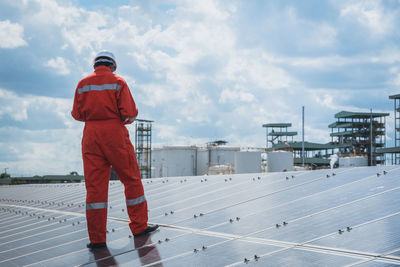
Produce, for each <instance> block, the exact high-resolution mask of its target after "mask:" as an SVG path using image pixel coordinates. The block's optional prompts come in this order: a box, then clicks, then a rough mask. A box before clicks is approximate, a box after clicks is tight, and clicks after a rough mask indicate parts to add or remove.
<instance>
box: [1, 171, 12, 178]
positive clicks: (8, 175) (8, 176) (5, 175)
mask: <svg viewBox="0 0 400 267" xmlns="http://www.w3.org/2000/svg"><path fill="white" fill-rule="evenodd" d="M10 177H11V175H10V174H8V173H6V172H3V173H2V174H0V178H10Z"/></svg>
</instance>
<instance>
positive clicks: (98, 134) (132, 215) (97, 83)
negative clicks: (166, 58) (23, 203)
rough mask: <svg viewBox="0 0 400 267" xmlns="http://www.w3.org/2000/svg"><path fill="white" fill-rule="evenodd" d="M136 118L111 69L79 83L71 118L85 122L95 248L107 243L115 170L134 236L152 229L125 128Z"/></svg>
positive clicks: (101, 68) (91, 235)
mask: <svg viewBox="0 0 400 267" xmlns="http://www.w3.org/2000/svg"><path fill="white" fill-rule="evenodd" d="M137 114H138V110H137V108H136V104H135V102H134V100H133V98H132V95H131V93H130V91H129V88H128V85H127V84H126V82H125V80H124V79H122V78H121V77H119V76H118V75H115V74H114V73H112V72H111V71H110V68H108V67H105V66H99V67H97V68H96V69H95V71H94V73H92V74H91V75H89V76H87V77H85V78H83V79H82V80H81V81H80V82H79V83H78V86H77V88H76V91H75V98H74V105H73V109H72V112H71V115H72V117H74V119H76V120H78V121H84V122H85V128H84V130H83V137H82V158H83V168H84V176H85V185H86V219H87V227H88V232H89V239H90V242H91V243H103V242H106V231H107V227H106V225H107V206H108V205H107V202H108V184H109V178H110V171H111V166H112V167H113V169H114V170H115V172H116V173H117V175H118V177H119V179H120V180H121V182H122V183H123V184H124V187H125V198H126V205H127V210H128V215H129V219H130V222H129V226H130V229H131V231H132V233H133V234H138V233H140V232H142V231H144V230H145V229H146V228H147V221H148V216H147V202H146V198H145V196H144V191H143V185H142V181H141V177H140V170H139V166H138V163H137V159H136V156H135V151H134V148H133V145H132V143H131V141H130V139H129V133H128V130H127V129H126V127H125V124H128V123H132V121H133V120H129V119H133V118H135V117H136V116H137Z"/></svg>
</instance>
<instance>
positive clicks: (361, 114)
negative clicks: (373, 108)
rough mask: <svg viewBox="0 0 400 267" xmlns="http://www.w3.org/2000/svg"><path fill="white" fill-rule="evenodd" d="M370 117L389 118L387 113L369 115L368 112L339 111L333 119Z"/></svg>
mask: <svg viewBox="0 0 400 267" xmlns="http://www.w3.org/2000/svg"><path fill="white" fill-rule="evenodd" d="M371 115H372V117H373V118H377V117H386V116H389V115H390V114H389V113H374V112H372V113H370V112H350V111H340V112H339V113H336V114H335V118H370V117H371Z"/></svg>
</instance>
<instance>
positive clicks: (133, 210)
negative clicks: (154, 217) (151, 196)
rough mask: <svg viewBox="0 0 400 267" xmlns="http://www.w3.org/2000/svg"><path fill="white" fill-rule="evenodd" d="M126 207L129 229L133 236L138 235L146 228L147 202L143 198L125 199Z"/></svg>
mask: <svg viewBox="0 0 400 267" xmlns="http://www.w3.org/2000/svg"><path fill="white" fill-rule="evenodd" d="M126 207H127V210H128V215H129V218H130V221H129V227H130V229H131V231H132V233H133V234H138V233H140V232H142V231H144V230H145V229H146V228H147V220H148V217H147V201H146V198H145V196H144V195H143V196H141V197H138V198H133V199H127V200H126ZM144 211H145V212H144Z"/></svg>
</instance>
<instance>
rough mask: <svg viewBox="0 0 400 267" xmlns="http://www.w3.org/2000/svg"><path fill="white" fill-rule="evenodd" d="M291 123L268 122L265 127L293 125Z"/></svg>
mask: <svg viewBox="0 0 400 267" xmlns="http://www.w3.org/2000/svg"><path fill="white" fill-rule="evenodd" d="M291 126H292V124H291V123H266V124H263V127H291Z"/></svg>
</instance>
